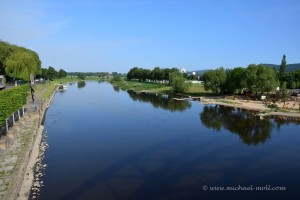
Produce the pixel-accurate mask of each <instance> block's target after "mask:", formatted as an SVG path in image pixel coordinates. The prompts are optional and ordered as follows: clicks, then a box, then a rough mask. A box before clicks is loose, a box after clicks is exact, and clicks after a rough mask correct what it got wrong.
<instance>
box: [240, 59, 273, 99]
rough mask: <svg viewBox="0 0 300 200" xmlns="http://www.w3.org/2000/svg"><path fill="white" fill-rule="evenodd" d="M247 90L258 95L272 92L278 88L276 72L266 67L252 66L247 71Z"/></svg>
mask: <svg viewBox="0 0 300 200" xmlns="http://www.w3.org/2000/svg"><path fill="white" fill-rule="evenodd" d="M245 78H246V83H247V88H248V89H249V90H250V91H251V92H252V93H255V94H256V95H258V93H260V94H262V93H264V92H271V91H272V90H274V89H275V88H276V86H278V84H279V83H278V80H277V76H276V71H275V70H274V69H272V68H270V67H267V66H264V65H255V64H251V65H249V66H248V67H247V69H246V77H245Z"/></svg>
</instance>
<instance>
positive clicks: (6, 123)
mask: <svg viewBox="0 0 300 200" xmlns="http://www.w3.org/2000/svg"><path fill="white" fill-rule="evenodd" d="M5 125H6V133H8V122H7V119H5Z"/></svg>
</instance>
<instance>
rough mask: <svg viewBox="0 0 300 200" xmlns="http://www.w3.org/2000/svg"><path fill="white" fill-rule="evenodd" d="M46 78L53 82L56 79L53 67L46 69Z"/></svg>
mask: <svg viewBox="0 0 300 200" xmlns="http://www.w3.org/2000/svg"><path fill="white" fill-rule="evenodd" d="M47 77H48V79H50V80H52V81H53V80H54V79H55V78H57V71H56V70H55V69H54V68H53V67H51V66H49V67H48V70H47Z"/></svg>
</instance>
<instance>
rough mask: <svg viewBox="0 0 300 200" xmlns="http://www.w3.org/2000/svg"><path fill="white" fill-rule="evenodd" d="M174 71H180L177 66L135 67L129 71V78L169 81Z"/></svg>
mask: <svg viewBox="0 0 300 200" xmlns="http://www.w3.org/2000/svg"><path fill="white" fill-rule="evenodd" d="M172 72H179V70H178V69H177V68H165V69H161V68H160V67H155V68H154V69H153V70H150V69H143V68H138V67H133V68H131V69H130V70H129V72H128V73H127V79H128V80H129V81H130V80H132V79H138V80H139V81H146V80H151V81H163V80H164V81H168V80H169V79H170V78H169V75H170V73H172Z"/></svg>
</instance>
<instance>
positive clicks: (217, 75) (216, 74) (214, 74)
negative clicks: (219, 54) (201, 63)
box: [202, 67, 226, 94]
mask: <svg viewBox="0 0 300 200" xmlns="http://www.w3.org/2000/svg"><path fill="white" fill-rule="evenodd" d="M202 80H203V81H204V89H205V90H212V91H213V92H215V93H216V94H220V93H223V92H224V88H225V87H224V85H225V83H226V72H225V70H224V68H223V67H220V68H218V69H215V70H209V71H207V72H205V73H204V74H203V75H202Z"/></svg>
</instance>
